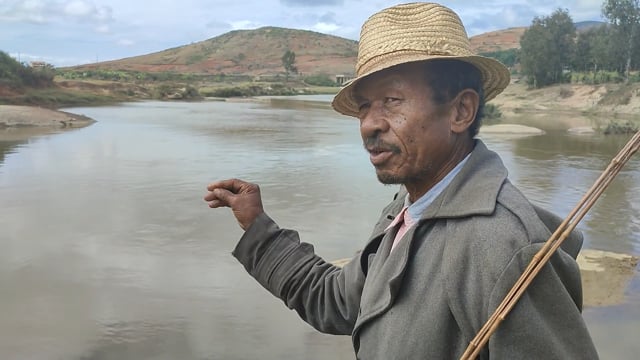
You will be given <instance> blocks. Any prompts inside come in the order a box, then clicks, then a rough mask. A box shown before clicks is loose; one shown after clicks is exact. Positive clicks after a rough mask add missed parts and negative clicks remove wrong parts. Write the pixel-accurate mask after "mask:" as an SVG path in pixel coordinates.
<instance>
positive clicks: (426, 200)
mask: <svg viewBox="0 0 640 360" xmlns="http://www.w3.org/2000/svg"><path fill="white" fill-rule="evenodd" d="M470 156H471V153H469V154H467V156H465V158H464V159H462V161H460V162H459V163H458V165H456V166H455V167H454V168H453V169H452V170H451V171H449V173H448V174H447V175H446V176H445V177H444V178H442V180H440V181H439V182H438V183H437V184H435V185H434V186H433V187H432V188H431V189H429V191H427V192H426V194H424V195H422V196H421V197H420V198H419V199H418V200H416V201H415V202H414V203H411V201H410V200H409V194H407V196H406V197H405V198H404V205H405V206H406V207H408V209H407V212H408V213H409V216H410V217H411V219H412V220H414V222H417V221H418V220H420V216H421V215H422V213H423V212H424V211H425V210H426V209H427V207H428V206H429V205H431V203H432V202H433V200H434V199H435V198H436V197H438V195H440V193H442V191H443V190H444V189H445V188H446V187H447V186H448V185H449V184H450V183H451V181H453V179H454V178H455V177H456V175H458V173H459V172H460V170H461V169H462V167H463V166H464V164H466V163H467V160H469V157H470Z"/></svg>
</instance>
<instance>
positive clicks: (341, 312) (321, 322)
mask: <svg viewBox="0 0 640 360" xmlns="http://www.w3.org/2000/svg"><path fill="white" fill-rule="evenodd" d="M207 189H208V190H209V193H208V194H207V195H206V196H205V201H207V202H208V203H209V206H210V207H212V208H217V207H230V208H231V210H232V211H233V214H234V216H235V217H236V219H237V221H238V224H239V225H240V227H241V228H242V229H244V230H246V232H245V234H244V235H243V236H242V238H241V239H240V242H239V243H238V245H237V246H236V248H235V250H234V251H233V255H234V256H235V257H236V258H237V259H238V260H239V261H240V262H241V263H242V264H243V265H244V267H245V269H246V270H247V271H248V272H249V274H251V276H253V277H254V278H255V279H256V280H258V282H259V283H260V284H261V285H262V286H264V287H265V288H266V289H267V290H269V291H270V292H271V293H272V294H274V295H275V296H277V297H279V298H280V299H282V300H283V301H284V302H285V304H286V305H287V306H288V307H289V308H291V309H294V310H296V311H297V312H298V314H299V315H300V316H301V317H302V318H303V319H304V320H305V321H306V322H308V323H309V324H311V325H312V326H313V327H315V328H316V329H318V330H320V331H322V332H326V333H332V334H345V335H346V334H351V331H352V329H353V326H354V324H355V321H356V318H357V316H358V310H359V306H360V295H361V293H362V287H363V284H364V273H363V271H362V269H361V266H360V262H359V259H358V257H356V258H355V259H354V260H352V261H351V262H350V263H349V264H347V265H346V266H344V267H343V268H339V267H336V266H333V265H331V264H329V263H328V262H326V261H324V260H323V259H321V258H320V257H319V256H317V255H316V254H315V253H314V251H313V246H311V245H310V244H306V243H301V242H300V239H299V236H298V233H297V232H296V231H293V230H287V229H280V228H279V227H278V225H277V224H276V223H275V222H274V221H273V220H271V218H269V216H267V214H266V213H265V212H264V209H263V207H262V200H261V197H260V189H259V187H258V186H257V185H255V184H251V183H247V182H244V181H242V180H238V179H230V180H223V181H218V182H215V183H212V184H210V185H209V186H208V187H207Z"/></svg>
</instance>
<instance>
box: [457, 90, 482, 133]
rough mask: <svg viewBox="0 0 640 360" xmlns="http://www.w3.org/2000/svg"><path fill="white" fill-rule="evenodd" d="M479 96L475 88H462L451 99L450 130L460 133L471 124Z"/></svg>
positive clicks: (476, 109) (474, 116)
mask: <svg viewBox="0 0 640 360" xmlns="http://www.w3.org/2000/svg"><path fill="white" fill-rule="evenodd" d="M479 104H480V96H479V95H478V93H477V92H476V91H475V90H472V89H464V90H462V91H461V92H460V93H459V94H458V95H457V96H456V98H455V99H454V101H453V104H452V106H453V109H452V110H453V111H452V116H453V120H452V121H451V131H453V132H454V133H458V134H461V133H463V132H465V131H467V129H468V128H469V126H471V124H472V123H473V121H474V120H475V118H476V113H477V112H478V105H479Z"/></svg>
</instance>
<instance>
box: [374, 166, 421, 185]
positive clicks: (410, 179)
mask: <svg viewBox="0 0 640 360" xmlns="http://www.w3.org/2000/svg"><path fill="white" fill-rule="evenodd" d="M430 172H431V166H425V167H424V168H422V169H420V171H419V172H418V173H416V174H412V175H409V176H406V177H401V176H394V175H391V174H376V176H377V177H378V181H380V183H382V184H385V185H407V184H419V183H421V182H424V181H425V179H426V178H427V177H428V176H429V173H430Z"/></svg>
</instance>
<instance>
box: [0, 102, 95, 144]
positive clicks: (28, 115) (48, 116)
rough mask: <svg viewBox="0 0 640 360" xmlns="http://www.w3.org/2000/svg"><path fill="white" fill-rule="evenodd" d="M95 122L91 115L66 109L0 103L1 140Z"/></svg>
mask: <svg viewBox="0 0 640 360" xmlns="http://www.w3.org/2000/svg"><path fill="white" fill-rule="evenodd" d="M95 122H96V121H95V120H94V119H92V118H90V117H87V116H84V115H79V114H73V113H70V112H66V111H60V110H51V109H46V108H41V107H37V106H23V105H0V141H24V140H27V139H29V138H30V137H32V136H40V135H46V134H50V133H53V132H58V131H65V130H71V129H79V128H83V127H86V126H89V125H91V124H93V123H95Z"/></svg>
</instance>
